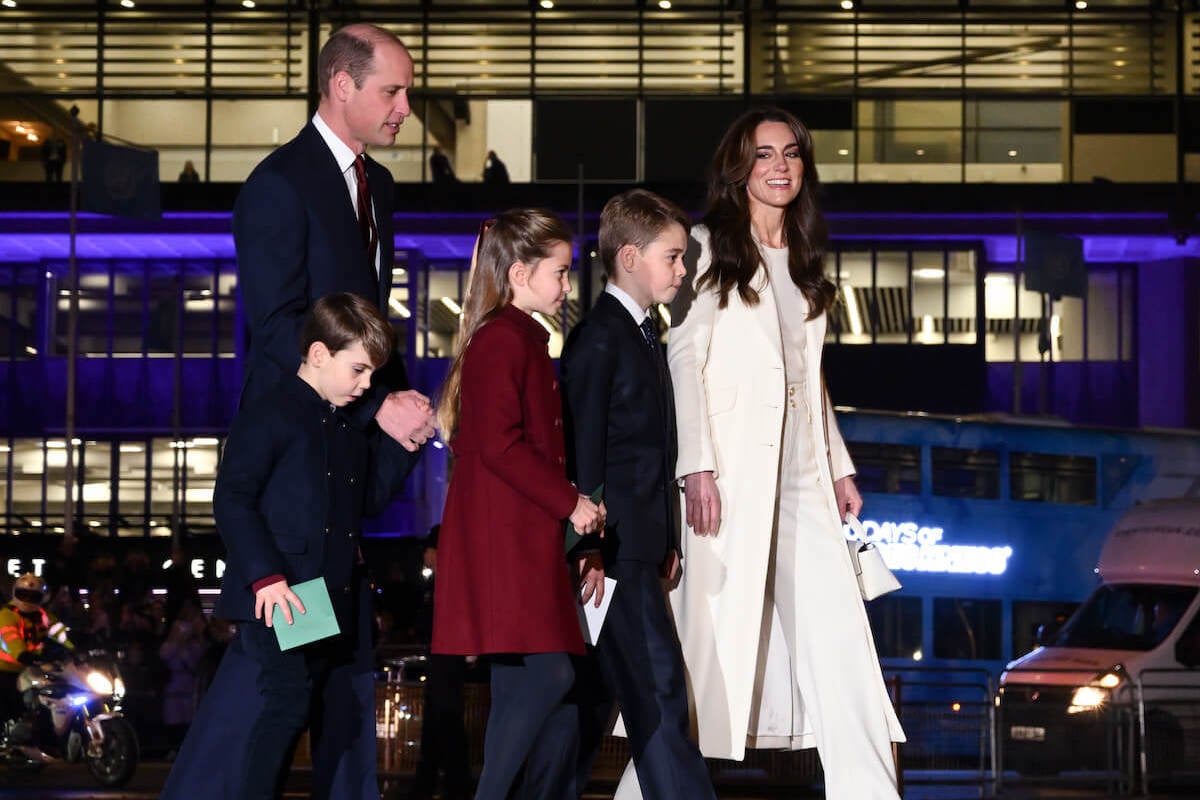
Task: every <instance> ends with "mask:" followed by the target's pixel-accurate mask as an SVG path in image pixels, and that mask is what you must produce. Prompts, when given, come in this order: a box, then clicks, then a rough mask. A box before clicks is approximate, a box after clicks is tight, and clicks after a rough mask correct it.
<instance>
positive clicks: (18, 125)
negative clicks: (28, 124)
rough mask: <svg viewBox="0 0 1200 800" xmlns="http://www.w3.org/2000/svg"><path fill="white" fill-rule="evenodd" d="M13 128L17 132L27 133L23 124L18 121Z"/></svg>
mask: <svg viewBox="0 0 1200 800" xmlns="http://www.w3.org/2000/svg"><path fill="white" fill-rule="evenodd" d="M13 130H15V131H16V132H17V133H28V131H26V130H25V126H24V125H22V124H21V123H19V122H18V123H17V127H15V128H13Z"/></svg>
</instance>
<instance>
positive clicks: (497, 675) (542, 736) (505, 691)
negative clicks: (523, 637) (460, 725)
mask: <svg viewBox="0 0 1200 800" xmlns="http://www.w3.org/2000/svg"><path fill="white" fill-rule="evenodd" d="M491 669H492V708H491V712H490V713H489V715H488V723H487V733H486V736H485V738H484V743H483V772H482V774H481V775H480V776H479V785H478V787H477V788H476V791H475V798H476V800H505V798H506V797H507V796H508V794H509V790H510V788H511V787H512V783H513V780H514V779H515V778H516V776H517V773H518V772H520V770H521V765H522V764H524V763H525V760H526V759H527V758H528V757H529V755H530V754H531V753H532V752H534V751H535V750H536V751H540V754H543V755H544V754H545V753H546V752H548V751H550V752H558V751H561V759H559V758H558V757H557V756H555V760H562V761H563V762H564V763H562V764H560V765H556V766H557V767H558V768H556V769H553V770H551V771H552V772H553V773H555V774H556V775H559V776H561V778H562V780H555V781H553V782H554V783H569V785H566V786H561V787H558V786H555V787H549V786H547V787H544V791H545V792H548V793H550V792H552V793H551V794H547V795H546V799H547V800H555V798H556V797H558V796H560V795H561V796H562V797H564V798H565V797H574V796H575V786H574V783H575V782H574V773H575V763H574V762H575V759H576V757H577V753H578V746H577V744H576V746H575V747H571V746H570V742H572V741H574V742H576V743H577V742H578V731H577V728H578V726H577V724H576V723H577V717H576V715H575V714H574V713H572V712H574V711H575V709H574V707H573V706H569V705H566V704H564V702H563V700H564V698H565V697H566V695H567V692H568V691H570V689H571V685H572V683H573V682H574V680H575V669H574V667H572V665H571V659H570V656H568V655H567V654H566V653H532V654H527V655H499V656H493V657H492V663H491ZM568 762H569V763H568ZM532 777H534V776H527V779H529V778H532ZM545 777H546V776H545V775H542V776H539V780H542V779H544V778H545Z"/></svg>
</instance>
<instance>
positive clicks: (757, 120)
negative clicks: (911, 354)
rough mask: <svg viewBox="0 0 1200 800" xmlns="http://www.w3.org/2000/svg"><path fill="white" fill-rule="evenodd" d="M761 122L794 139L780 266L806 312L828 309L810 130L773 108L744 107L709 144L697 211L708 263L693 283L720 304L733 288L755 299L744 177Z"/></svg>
mask: <svg viewBox="0 0 1200 800" xmlns="http://www.w3.org/2000/svg"><path fill="white" fill-rule="evenodd" d="M764 122H782V123H783V124H785V125H787V126H788V127H789V128H791V130H792V134H793V135H794V136H795V137H796V144H797V145H799V147H800V160H801V162H802V163H803V164H804V171H803V174H802V176H801V184H800V192H799V194H797V195H796V199H795V200H793V201H792V202H791V203H790V204H789V205H788V206H787V208H786V209H784V214H783V235H784V244H786V245H787V248H788V273H789V274H790V275H791V276H792V282H793V283H795V284H796V286H798V287H799V288H800V291H801V292H802V293H803V294H804V297H805V299H806V300H808V307H809V314H808V318H809V319H813V318H815V317H817V316H819V315H820V314H822V313H823V312H825V311H828V310H829V309H830V308H831V307H832V306H833V303H834V300H835V299H836V297H837V292H836V290H835V288H834V286H833V284H832V283H831V282H830V281H829V280H828V279H827V278H826V277H825V267H824V260H825V248H826V246H827V244H828V237H829V233H828V229H827V228H826V227H825V218H824V216H823V215H822V214H821V209H820V207H819V206H818V205H817V194H818V192H819V191H820V187H821V182H820V180H819V179H818V178H817V165H816V162H815V160H814V159H813V146H812V136H811V134H809V132H808V128H806V127H804V123H802V122H800V120H798V119H796V117H795V116H793V115H792V114H790V113H788V112H787V111H784V110H783V109H780V108H757V109H751V110H750V111H747V112H746V113H744V114H742V116H740V117H738V118H737V119H736V120H734V122H733V124H732V125H730V126H729V128H728V130H726V131H725V135H724V136H722V137H721V143H720V144H719V145H717V151H716V153H714V154H713V159H712V163H711V165H710V166H709V176H708V210H707V211H706V212H705V213H704V219H703V222H704V224H705V225H706V226H707V227H708V230H709V248H710V252H711V254H712V266H711V267H710V268H709V270H708V271H707V272H705V273H704V275H702V276H701V277H700V281H699V282H698V284H697V287H698V288H700V289H703V288H705V287H713V288H714V289H715V290H716V291H717V293H718V294H719V295H720V307H721V308H724V307H725V306H726V305H727V304H728V303H729V293H730V292H731V291H733V289H734V288H736V289H737V293H738V295H739V296H740V297H741V299H742V302H743V303H746V304H747V305H756V304H757V303H758V292H757V291H756V290H755V289H754V287H753V286H751V281H752V279H753V278H754V275H755V273H756V272H758V268H759V265H760V264H761V263H762V253H761V252H760V251H759V249H758V245H756V244H755V242H754V236H753V231H752V229H751V224H750V199H749V196H748V194H747V191H746V183H747V180H748V179H749V177H750V172H751V170H752V169H753V168H754V160H755V156H756V148H755V143H754V133H755V131H756V130H757V129H758V126H759V125H761V124H763V123H764Z"/></svg>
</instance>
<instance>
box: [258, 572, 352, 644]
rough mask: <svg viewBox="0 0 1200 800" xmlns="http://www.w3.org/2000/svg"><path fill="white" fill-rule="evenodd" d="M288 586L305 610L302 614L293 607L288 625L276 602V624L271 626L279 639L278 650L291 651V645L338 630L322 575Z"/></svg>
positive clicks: (324, 636)
mask: <svg viewBox="0 0 1200 800" xmlns="http://www.w3.org/2000/svg"><path fill="white" fill-rule="evenodd" d="M291 589H292V591H293V592H295V593H296V596H297V597H299V598H300V602H301V603H303V604H304V613H303V614H301V613H300V612H298V611H297V610H296V609H294V608H293V609H292V624H291V625H288V624H287V620H286V619H284V618H283V610H282V609H281V608H280V607H279V604H278V603H276V604H275V611H274V619H273V620H272V621H273V622H274V623H275V624H274V626H273V627H274V630H275V636H276V638H277V639H279V649H280V650H291V649H292V648H293V647H300V646H301V645H305V644H308V643H309V642H315V641H317V640H319V639H327V638H329V637H330V636H337V635H338V633H340V629H339V628H338V623H337V617H336V616H334V613H333V603H331V602H330V600H329V589H328V588H327V587H326V586H325V579H324V578H313V579H312V580H311V581H305V582H304V583H298V584H296V585H295V586H293V587H291Z"/></svg>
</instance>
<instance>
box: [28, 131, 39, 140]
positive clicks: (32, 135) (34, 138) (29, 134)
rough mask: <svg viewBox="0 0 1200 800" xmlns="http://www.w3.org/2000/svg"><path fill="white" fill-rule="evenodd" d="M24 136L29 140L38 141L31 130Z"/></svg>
mask: <svg viewBox="0 0 1200 800" xmlns="http://www.w3.org/2000/svg"><path fill="white" fill-rule="evenodd" d="M25 138H26V139H28V140H29V141H31V142H36V141H38V135H37V134H36V133H34V132H33V131H30V132H29V133H27V134H25Z"/></svg>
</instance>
